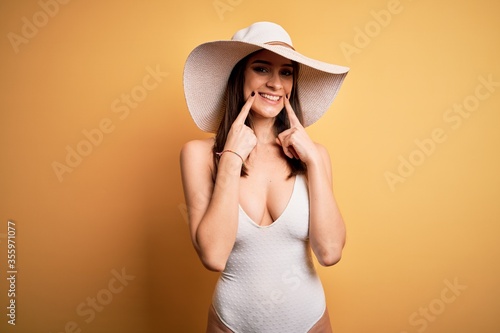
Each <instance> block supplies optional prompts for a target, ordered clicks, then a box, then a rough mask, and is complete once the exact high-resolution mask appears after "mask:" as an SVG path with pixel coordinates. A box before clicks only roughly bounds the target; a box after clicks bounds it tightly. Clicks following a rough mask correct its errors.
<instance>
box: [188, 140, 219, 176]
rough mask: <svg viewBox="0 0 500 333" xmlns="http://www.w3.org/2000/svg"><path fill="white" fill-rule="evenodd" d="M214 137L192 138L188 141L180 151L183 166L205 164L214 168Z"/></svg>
mask: <svg viewBox="0 0 500 333" xmlns="http://www.w3.org/2000/svg"><path fill="white" fill-rule="evenodd" d="M213 145H214V139H213V138H209V139H201V140H191V141H188V142H186V143H185V144H184V145H183V146H182V148H181V153H180V160H181V167H182V168H185V167H187V166H188V165H196V166H203V165H206V166H208V167H209V169H212V165H213V159H212V157H213V155H212V147H213Z"/></svg>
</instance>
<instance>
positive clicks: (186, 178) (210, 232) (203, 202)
mask: <svg viewBox="0 0 500 333" xmlns="http://www.w3.org/2000/svg"><path fill="white" fill-rule="evenodd" d="M253 99H254V98H252V97H250V98H249V99H248V101H247V103H246V104H245V106H244V107H243V108H242V110H241V112H240V114H239V115H238V118H237V119H236V120H235V122H234V123H233V124H232V126H231V130H230V132H229V135H228V139H227V141H226V145H225V148H224V149H231V150H234V151H236V152H238V154H240V155H241V156H242V158H243V160H245V159H246V158H247V157H248V155H249V154H250V152H251V151H252V149H253V148H254V147H255V144H256V143H257V139H256V138H255V135H254V133H253V131H252V130H251V129H250V128H249V127H247V126H246V125H245V124H244V121H245V119H246V117H247V115H248V112H249V110H250V107H251V105H252V103H253ZM212 145H213V143H210V142H208V141H190V142H188V143H186V144H185V145H184V147H183V148H182V151H181V172H182V184H183V187H184V195H185V199H186V206H187V210H188V216H189V229H190V233H191V240H192V242H193V245H194V247H195V249H196V252H197V253H198V256H199V257H200V259H201V261H202V263H203V265H204V266H205V267H206V268H208V269H210V270H213V271H223V270H224V268H225V266H226V262H227V259H228V257H229V254H230V253H231V250H232V248H233V245H234V242H235V240H236V232H237V230H238V207H239V206H238V205H239V183H240V173H241V167H242V160H241V159H240V158H239V157H238V156H237V155H236V154H233V153H225V154H223V155H222V156H221V158H220V160H219V165H218V171H217V176H216V179H215V182H213V180H212V173H211V169H212V151H211V148H212Z"/></svg>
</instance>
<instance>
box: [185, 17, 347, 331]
mask: <svg viewBox="0 0 500 333" xmlns="http://www.w3.org/2000/svg"><path fill="white" fill-rule="evenodd" d="M348 70H349V69H348V68H347V67H342V66H337V65H330V64H326V63H323V62H320V61H317V60H313V59H310V58H307V57H305V56H303V55H301V54H300V53H298V52H296V51H295V50H294V49H293V46H292V42H291V39H290V37H289V35H288V34H287V33H286V31H285V30H283V28H282V27H281V26H279V25H277V24H274V23H270V22H258V23H254V24H253V25H251V26H250V27H248V28H245V29H242V30H240V31H238V32H237V33H236V34H235V35H234V36H233V38H232V39H231V40H230V41H216V42H211V43H205V44H202V45H200V46H198V47H197V48H195V49H194V50H193V52H192V53H191V54H190V55H189V57H188V59H187V61H186V66H185V69H184V89H185V94H186V101H187V104H188V108H189V111H190V113H191V115H192V117H193V119H194V121H195V123H196V124H197V125H198V127H200V129H202V130H204V131H207V132H215V133H216V135H215V138H210V139H205V140H194V141H190V142H188V143H186V144H185V145H184V147H183V148H182V151H181V170H182V181H183V186H184V193H185V197H186V204H187V207H188V214H189V227H190V233H191V239H192V242H193V245H194V247H195V249H196V251H197V253H198V255H199V257H200V259H201V261H202V263H203V265H204V266H205V267H206V268H208V269H209V270H213V271H218V272H221V276H220V278H219V281H218V283H217V286H216V289H215V292H214V296H213V302H212V306H211V307H210V311H209V317H208V326H207V332H266V333H269V332H272V333H274V332H287V333H291V332H300V333H305V332H331V326H330V322H329V317H328V312H327V309H326V302H325V297H324V291H323V287H322V285H321V282H320V280H319V278H318V276H317V274H316V272H315V269H314V266H313V263H312V255H311V249H312V252H313V253H314V255H315V256H316V258H317V260H318V262H319V263H320V264H321V265H323V266H331V265H334V264H335V263H337V262H338V261H339V260H340V257H341V252H342V249H343V246H344V242H345V227H344V223H343V220H342V217H341V215H340V213H339V210H338V207H337V204H336V201H335V199H334V195H333V192H332V176H331V165H330V158H329V155H328V152H327V150H326V149H325V148H324V147H323V146H321V145H320V144H317V143H314V142H313V141H312V140H311V139H310V138H309V136H308V135H307V133H306V131H305V129H304V126H308V125H310V124H312V123H313V122H315V121H316V120H317V119H319V118H320V117H321V115H322V114H323V113H324V112H325V111H326V110H327V109H328V107H329V105H330V104H331V103H332V101H333V99H334V98H335V96H336V94H337V91H338V89H339V88H340V85H341V84H342V82H343V79H344V77H345V75H346V74H347V72H348ZM302 110H303V111H302Z"/></svg>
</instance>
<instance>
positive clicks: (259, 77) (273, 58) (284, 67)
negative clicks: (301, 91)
mask: <svg viewBox="0 0 500 333" xmlns="http://www.w3.org/2000/svg"><path fill="white" fill-rule="evenodd" d="M292 86H293V65H292V61H291V60H289V59H287V58H284V57H282V56H280V55H277V54H275V53H273V52H271V51H267V50H262V51H260V52H257V53H256V54H254V55H253V56H252V57H250V59H249V60H248V63H247V66H246V69H245V84H244V87H243V92H244V95H245V96H246V97H248V96H250V94H251V93H252V91H255V93H256V94H257V96H256V98H255V101H254V102H253V105H252V113H253V115H254V117H263V118H274V117H276V116H277V115H278V114H279V113H280V111H281V110H282V109H283V107H284V105H285V104H284V101H283V99H284V98H285V96H286V95H287V94H290V93H291V91H292Z"/></svg>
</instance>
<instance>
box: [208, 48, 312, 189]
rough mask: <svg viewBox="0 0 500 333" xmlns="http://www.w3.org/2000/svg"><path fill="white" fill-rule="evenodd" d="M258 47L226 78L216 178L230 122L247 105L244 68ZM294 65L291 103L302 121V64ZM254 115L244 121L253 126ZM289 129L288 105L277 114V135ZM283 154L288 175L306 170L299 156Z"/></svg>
mask: <svg viewBox="0 0 500 333" xmlns="http://www.w3.org/2000/svg"><path fill="white" fill-rule="evenodd" d="M260 51H261V50H258V51H256V52H253V53H251V54H249V55H248V56H246V57H245V58H243V59H241V60H240V61H239V62H238V63H237V64H236V65H235V66H234V67H233V70H232V71H231V75H230V76H229V79H228V81H227V87H226V93H225V104H224V116H223V118H222V121H221V123H220V125H219V128H218V129H217V133H216V135H215V143H214V147H213V150H212V151H213V152H212V153H213V159H214V175H213V176H214V180H215V176H216V175H217V169H218V164H219V156H218V155H216V154H215V153H216V152H220V151H222V150H223V149H224V145H225V144H226V140H227V135H228V133H229V130H230V129H231V125H232V124H233V122H234V120H235V119H236V117H237V116H238V114H239V113H240V111H241V108H242V107H243V105H244V104H245V96H244V95H243V85H244V83H245V69H246V66H247V63H248V59H249V58H250V57H252V56H253V55H254V54H255V53H257V52H260ZM292 66H293V76H292V78H293V86H292V91H291V93H290V105H291V106H292V108H293V110H294V111H295V114H296V115H297V118H299V120H300V122H301V123H303V116H302V108H301V106H300V101H299V97H298V86H297V79H298V77H299V64H298V63H297V62H295V61H292ZM251 118H252V117H251V114H249V116H248V117H247V119H246V120H245V125H247V126H248V127H250V128H252V119H251ZM289 128H290V121H289V120H288V115H287V113H286V110H285V108H283V109H282V110H281V112H280V113H279V114H278V115H277V116H276V118H275V121H274V133H275V135H276V136H277V135H278V134H279V133H281V132H283V131H284V130H287V129H289ZM282 155H283V157H284V158H285V159H286V161H287V163H288V165H289V166H290V170H291V171H290V174H289V175H288V177H292V176H294V175H296V174H301V173H305V171H306V165H305V164H304V163H303V162H302V161H301V160H298V159H293V158H289V157H288V156H286V155H285V154H284V153H283V151H282ZM247 175H248V171H247V168H246V167H245V166H243V167H242V168H241V176H247Z"/></svg>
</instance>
